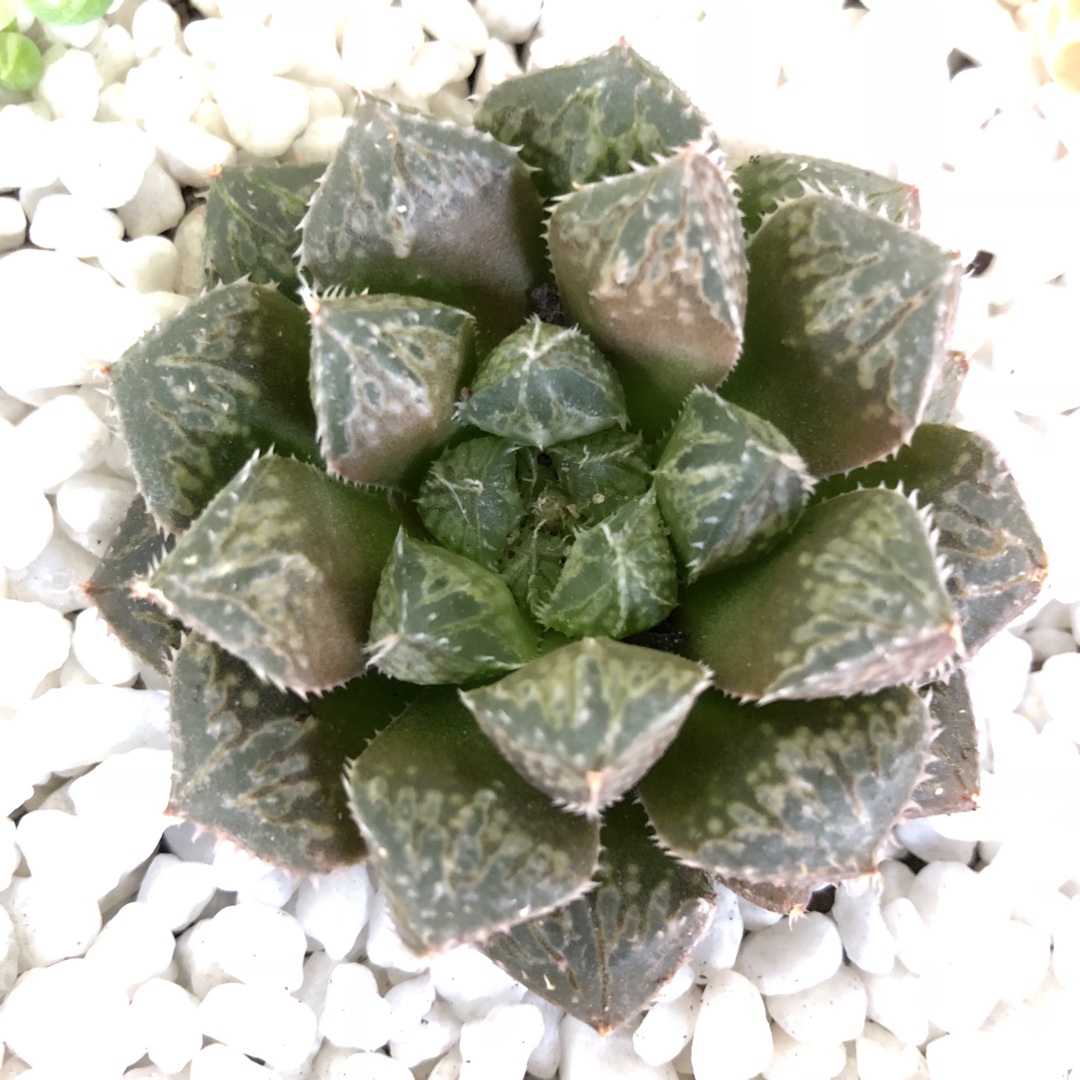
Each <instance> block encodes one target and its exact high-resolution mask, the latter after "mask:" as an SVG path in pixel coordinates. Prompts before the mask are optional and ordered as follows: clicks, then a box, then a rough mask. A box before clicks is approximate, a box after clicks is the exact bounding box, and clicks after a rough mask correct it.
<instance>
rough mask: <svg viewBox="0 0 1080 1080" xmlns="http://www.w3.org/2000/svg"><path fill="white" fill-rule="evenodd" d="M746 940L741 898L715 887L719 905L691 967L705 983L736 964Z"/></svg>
mask: <svg viewBox="0 0 1080 1080" xmlns="http://www.w3.org/2000/svg"><path fill="white" fill-rule="evenodd" d="M742 939H743V916H742V907H741V906H740V904H739V898H738V897H737V896H736V895H735V893H733V892H732V891H731V890H730V889H728V888H726V887H725V886H723V885H717V887H716V906H715V908H714V910H713V918H712V923H711V924H710V925H709V930H708V933H707V934H706V935H705V936H704V937H703V938H702V939H701V940H700V941H699V942H698V943H697V945H695V946H694V951H693V952H692V953H691V954H690V964H691V966H692V967H693V969H694V972H695V974H696V975H697V977H698V979H699V980H701V981H704V980H706V979H708V978H709V977H710V976H712V975H713V974H714V973H715V972H717V971H723V970H724V969H725V968H729V967H731V966H732V965H733V964H734V963H735V958H736V956H738V954H739V946H740V945H741V944H742Z"/></svg>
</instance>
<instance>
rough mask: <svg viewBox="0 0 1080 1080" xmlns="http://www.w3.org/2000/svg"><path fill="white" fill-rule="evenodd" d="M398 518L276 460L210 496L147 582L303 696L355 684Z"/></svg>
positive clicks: (189, 619)
mask: <svg viewBox="0 0 1080 1080" xmlns="http://www.w3.org/2000/svg"><path fill="white" fill-rule="evenodd" d="M398 524H399V522H398V518H397V515H396V513H395V512H394V510H393V507H392V505H391V503H390V500H389V497H388V495H387V493H386V492H382V491H365V490H363V489H361V488H355V487H351V486H349V485H347V484H343V483H341V482H340V481H337V480H332V479H330V478H329V477H328V476H326V475H325V474H323V473H320V472H319V471H318V470H317V469H315V468H313V467H312V466H310V465H305V464H303V463H302V462H299V461H295V460H293V459H292V458H281V457H277V456H275V455H273V454H268V455H266V456H264V457H261V458H257V459H253V460H252V461H250V462H249V463H248V464H247V465H245V466H244V468H243V469H241V470H240V472H239V473H237V475H236V476H235V477H234V478H233V479H232V480H231V481H230V482H229V483H228V484H227V485H226V486H225V487H224V488H222V490H221V491H220V492H219V493H218V495H217V496H216V497H215V498H214V500H213V501H212V502H211V503H210V505H209V506H208V507H207V508H206V510H204V511H203V513H202V514H200V515H199V517H198V518H197V519H196V521H195V522H194V523H193V524H192V526H191V528H190V529H188V531H187V532H186V533H184V535H183V536H182V537H180V539H179V541H178V542H177V545H176V547H175V548H174V549H173V550H172V552H171V553H170V554H169V555H168V556H166V558H165V559H164V560H163V562H162V563H161V565H160V566H159V567H158V568H157V570H156V571H155V572H154V573H153V575H152V576H151V578H150V582H149V595H151V596H152V597H153V598H154V599H156V600H158V601H159V602H160V603H162V605H163V606H164V607H165V609H166V611H168V612H169V613H170V614H172V615H176V616H178V617H179V618H180V619H182V620H183V621H184V622H185V623H186V624H187V625H188V626H190V627H192V628H193V629H195V630H197V631H198V632H199V633H201V634H203V635H205V636H206V637H208V638H210V639H211V640H212V641H214V642H215V643H216V644H218V645H221V646H222V647H224V648H226V649H228V650H229V652H231V653H233V654H235V655H236V656H238V657H240V658H241V659H243V660H245V661H246V662H247V663H248V664H249V665H250V666H251V667H252V668H253V669H254V671H255V672H256V674H257V675H258V676H259V677H260V678H263V679H266V680H268V681H270V682H272V683H274V684H275V685H277V686H279V687H281V688H285V687H288V688H289V689H292V690H295V691H297V692H299V693H301V694H305V693H308V692H311V691H316V692H319V691H324V690H328V689H330V688H331V687H334V686H337V685H339V684H341V683H343V682H345V681H346V680H348V679H352V678H354V677H355V676H357V675H359V674H361V673H362V672H363V670H364V666H365V661H366V656H365V653H364V643H365V641H366V640H367V632H368V625H369V623H370V621H371V611H372V606H373V605H374V602H375V590H376V588H377V586H378V581H379V573H380V571H381V570H382V567H383V564H384V563H385V562H386V560H387V558H388V557H389V555H390V549H391V547H392V545H393V542H394V535H395V533H396V532H397V529H398Z"/></svg>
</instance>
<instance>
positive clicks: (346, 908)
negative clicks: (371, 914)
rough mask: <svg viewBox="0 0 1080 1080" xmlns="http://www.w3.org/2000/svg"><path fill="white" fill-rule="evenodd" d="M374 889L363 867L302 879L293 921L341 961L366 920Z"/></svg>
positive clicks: (328, 952)
mask: <svg viewBox="0 0 1080 1080" xmlns="http://www.w3.org/2000/svg"><path fill="white" fill-rule="evenodd" d="M373 896H374V889H373V888H372V886H371V877H370V875H369V874H368V870H367V867H366V866H365V865H364V864H363V863H357V864H356V865H355V866H346V867H342V868H341V869H339V870H334V871H331V872H330V873H328V874H312V875H310V876H309V877H306V878H304V880H303V881H302V882H301V883H300V888H299V891H298V893H297V897H296V917H297V918H298V919H299V920H300V925H301V926H302V927H303V928H304V932H305V933H306V934H307V935H308V936H309V937H311V938H313V939H314V940H315V941H317V942H319V944H320V945H322V947H323V948H324V949H325V950H326V952H327V955H328V956H330V957H331V958H333V959H335V960H341V959H343V958H344V957H345V955H346V954H347V953H348V952H349V950H350V949H352V947H353V944H354V943H355V941H356V938H357V936H358V935H359V933H360V931H361V930H362V929H363V928H364V925H365V924H366V923H367V919H368V910H369V908H370V905H371V901H372V897H373Z"/></svg>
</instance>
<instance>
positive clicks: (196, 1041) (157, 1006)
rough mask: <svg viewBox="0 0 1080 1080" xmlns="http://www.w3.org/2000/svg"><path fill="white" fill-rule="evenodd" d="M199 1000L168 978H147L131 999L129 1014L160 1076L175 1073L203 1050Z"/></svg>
mask: <svg viewBox="0 0 1080 1080" xmlns="http://www.w3.org/2000/svg"><path fill="white" fill-rule="evenodd" d="M197 1005H198V1001H197V1000H196V998H195V997H194V996H193V995H191V994H189V993H188V992H187V991H186V990H185V989H184V988H183V987H182V986H178V985H177V984H176V983H174V982H169V981H168V980H167V979H148V980H147V981H146V982H144V983H143V984H142V986H140V987H139V988H138V990H136V991H135V993H134V994H133V995H132V998H131V1008H132V1015H133V1018H134V1021H135V1025H136V1028H137V1030H138V1032H139V1035H140V1037H141V1038H143V1039H145V1040H146V1054H147V1057H149V1058H150V1060H151V1061H152V1062H153V1063H154V1064H155V1065H156V1066H157V1067H158V1068H159V1069H161V1071H162V1072H163V1073H168V1074H172V1073H178V1072H180V1070H181V1069H183V1068H184V1067H185V1066H186V1065H187V1063H188V1062H189V1061H191V1059H192V1058H193V1057H194V1056H195V1055H196V1054H197V1053H198V1052H199V1050H200V1049H201V1047H202V1033H201V1032H200V1031H199V1026H198V1022H197V1019H196V1011H195V1010H196V1006H197Z"/></svg>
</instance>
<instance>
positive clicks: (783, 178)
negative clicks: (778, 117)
mask: <svg viewBox="0 0 1080 1080" xmlns="http://www.w3.org/2000/svg"><path fill="white" fill-rule="evenodd" d="M735 183H736V185H737V186H738V189H739V206H740V208H741V209H742V215H743V228H744V229H745V230H746V235H747V236H751V235H753V234H754V233H755V232H757V230H758V228H759V227H760V225H761V222H762V219H763V218H767V217H768V216H769V214H771V213H773V211H775V210H776V208H777V206H778V205H780V204H781V203H784V202H786V201H787V200H788V199H797V198H800V197H801V196H803V195H805V194H806V193H807V188H810V189H811V190H814V189H816V190H819V191H822V190H823V191H825V192H827V193H829V194H831V195H838V196H841V197H845V198H847V199H849V200H851V201H853V202H857V203H859V204H860V205H863V206H865V207H866V208H867V209H868V210H872V211H874V212H875V213H878V214H882V213H883V214H884V215H885V216H886V217H887V218H888V219H889V220H890V221H895V222H896V224H897V225H903V226H904V227H905V228H908V229H917V228H918V227H919V215H920V210H919V190H918V188H916V187H914V186H913V185H912V184H905V183H903V182H901V181H900V180H890V179H889V178H888V177H887V176H882V175H880V174H879V173H875V172H871V171H870V170H869V169H860V168H858V167H857V166H855V165H845V164H843V163H842V162H839V161H829V160H827V159H826V158H817V157H809V156H807V155H805V154H755V155H754V156H753V157H752V158H751V159H750V160H749V161H747V162H746V163H744V164H743V165H740V166H739V167H738V168H737V169H736V170H735Z"/></svg>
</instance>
